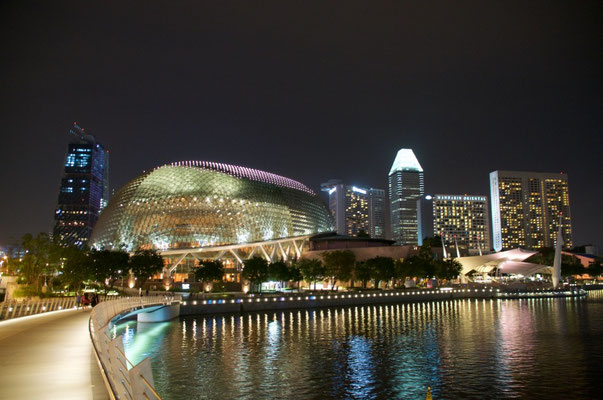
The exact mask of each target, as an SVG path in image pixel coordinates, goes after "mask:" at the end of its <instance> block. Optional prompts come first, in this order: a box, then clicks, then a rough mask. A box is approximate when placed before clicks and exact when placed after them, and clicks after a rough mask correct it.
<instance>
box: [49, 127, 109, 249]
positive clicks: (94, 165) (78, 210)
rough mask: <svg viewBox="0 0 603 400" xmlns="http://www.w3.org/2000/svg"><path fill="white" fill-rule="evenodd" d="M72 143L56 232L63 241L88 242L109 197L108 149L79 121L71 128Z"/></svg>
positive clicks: (59, 202) (69, 148)
mask: <svg viewBox="0 0 603 400" xmlns="http://www.w3.org/2000/svg"><path fill="white" fill-rule="evenodd" d="M69 133H70V134H71V135H73V136H75V138H76V139H75V140H73V141H72V143H70V144H69V146H68V148H67V155H66V156H65V165H64V173H63V178H62V179H61V187H60V189H59V199H58V205H57V208H56V210H55V215H54V219H55V226H54V230H53V235H54V236H55V237H56V238H57V239H58V240H59V241H60V242H61V243H63V244H70V245H71V244H73V245H76V246H83V245H84V244H86V243H87V242H88V239H89V238H90V235H91V234H92V229H93V228H94V225H95V223H96V221H97V219H98V216H99V214H100V211H101V210H102V209H103V207H104V206H105V205H106V204H107V201H108V197H109V152H108V151H106V150H105V149H104V147H103V146H102V145H101V144H100V143H98V142H97V141H96V140H95V139H94V137H92V136H90V135H86V134H85V132H84V129H82V128H80V127H79V126H78V125H74V127H73V128H72V129H71V130H70V131H69Z"/></svg>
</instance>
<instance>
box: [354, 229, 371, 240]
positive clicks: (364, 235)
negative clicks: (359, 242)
mask: <svg viewBox="0 0 603 400" xmlns="http://www.w3.org/2000/svg"><path fill="white" fill-rule="evenodd" d="M356 237H357V238H366V239H370V237H371V235H369V234H368V233H366V231H365V230H364V229H360V230H358V233H357V234H356Z"/></svg>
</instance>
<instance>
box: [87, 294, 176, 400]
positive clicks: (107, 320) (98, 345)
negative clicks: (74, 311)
mask: <svg viewBox="0 0 603 400" xmlns="http://www.w3.org/2000/svg"><path fill="white" fill-rule="evenodd" d="M180 300H181V297H180V296H163V297H161V296H147V297H126V298H120V299H117V300H109V301H104V302H101V303H99V304H98V305H97V306H96V307H94V308H93V309H92V313H91V315H90V338H91V340H92V344H93V346H94V352H95V354H96V360H97V362H98V364H99V368H100V370H101V374H102V375H103V379H104V381H105V386H106V387H107V390H108V392H109V394H110V396H111V399H120V400H121V399H125V400H133V399H148V400H160V399H161V397H160V396H159V394H158V393H157V391H156V390H155V388H154V382H153V373H152V371H151V361H150V359H149V358H148V357H147V358H145V359H144V360H142V361H141V362H140V363H138V364H136V365H135V364H133V363H132V362H131V361H130V360H128V358H127V357H126V354H125V351H124V345H123V338H122V336H121V335H120V336H117V337H116V338H114V339H111V335H110V328H111V321H112V320H113V319H114V318H115V317H116V316H118V317H119V316H122V315H124V314H128V313H130V312H134V311H139V310H141V309H144V308H147V307H152V306H157V305H163V306H171V305H172V304H175V303H178V302H180Z"/></svg>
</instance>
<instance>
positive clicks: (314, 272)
mask: <svg viewBox="0 0 603 400" xmlns="http://www.w3.org/2000/svg"><path fill="white" fill-rule="evenodd" d="M298 268H299V271H300V272H301V274H302V276H303V277H304V280H305V281H306V282H308V283H309V284H312V282H314V290H316V282H317V281H319V280H321V279H323V278H324V276H325V267H324V266H323V265H322V262H321V261H320V260H315V259H307V258H302V259H301V260H299V262H298Z"/></svg>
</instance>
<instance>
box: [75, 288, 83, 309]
mask: <svg viewBox="0 0 603 400" xmlns="http://www.w3.org/2000/svg"><path fill="white" fill-rule="evenodd" d="M76 294H77V296H75V306H76V309H77V310H79V309H80V306H81V305H82V296H81V295H80V292H76Z"/></svg>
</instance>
